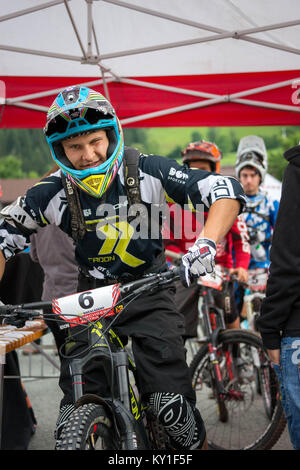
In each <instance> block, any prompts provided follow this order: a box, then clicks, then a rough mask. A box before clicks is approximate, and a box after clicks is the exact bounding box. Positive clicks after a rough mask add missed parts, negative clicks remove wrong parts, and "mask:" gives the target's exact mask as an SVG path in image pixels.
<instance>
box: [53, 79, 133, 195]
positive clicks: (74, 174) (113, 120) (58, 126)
mask: <svg viewBox="0 0 300 470" xmlns="http://www.w3.org/2000/svg"><path fill="white" fill-rule="evenodd" d="M99 129H103V130H105V131H106V134H107V137H108V140H109V146H108V150H107V160H106V161H105V162H104V163H102V164H101V165H98V166H96V167H92V168H88V169H85V170H76V169H75V168H74V167H73V165H72V164H71V162H70V161H69V160H68V158H67V157H66V154H65V152H64V149H63V146H62V144H61V142H62V141H63V140H65V139H68V138H71V137H75V136H78V135H81V134H87V133H90V132H94V131H96V130H99ZM44 133H45V135H46V139H47V142H48V144H49V146H50V150H51V154H52V157H53V159H54V161H55V162H56V163H57V165H58V166H59V167H60V168H61V169H62V171H63V173H64V174H65V175H66V176H67V177H68V178H69V179H70V180H71V181H73V182H74V183H75V184H76V185H77V186H78V187H79V188H80V189H82V190H83V191H86V192H87V193H88V194H90V195H91V196H94V197H96V198H101V197H102V196H103V194H104V193H105V191H106V190H107V189H108V187H109V186H110V184H111V183H112V181H113V180H114V178H115V176H116V174H117V171H118V169H119V168H120V165H121V163H122V160H123V155H124V138H123V131H122V127H121V124H120V122H119V120H118V118H117V116H116V113H115V110H114V108H113V107H112V106H111V104H110V103H109V101H107V99H106V98H105V97H104V96H103V95H101V94H100V93H98V92H97V91H94V90H91V89H90V88H86V87H83V86H72V87H69V88H66V89H65V90H64V91H62V92H61V93H59V95H58V96H57V98H56V99H55V101H54V102H53V104H52V105H51V106H50V108H49V110H48V113H47V122H46V126H45V128H44Z"/></svg>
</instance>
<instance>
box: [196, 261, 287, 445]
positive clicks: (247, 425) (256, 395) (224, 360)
mask: <svg viewBox="0 0 300 470" xmlns="http://www.w3.org/2000/svg"><path fill="white" fill-rule="evenodd" d="M218 277H219V279H218ZM205 278H207V276H205ZM232 280H234V278H233V277H231V275H230V274H229V272H228V270H225V269H223V270H222V274H219V275H218V274H216V273H215V274H214V276H211V277H210V278H209V279H206V280H204V278H203V279H201V278H200V279H199V280H198V283H197V287H198V293H199V298H201V301H202V302H201V307H200V308H201V318H202V331H203V332H204V337H202V342H204V344H203V345H202V347H201V348H200V349H199V351H198V352H197V353H196V355H195V356H194V358H193V360H192V362H191V364H190V370H191V374H192V381H193V387H194V389H195V392H196V396H197V408H198V409H199V411H200V413H201V415H202V417H203V420H204V422H205V425H206V431H207V435H208V444H209V446H210V448H211V449H251V450H255V449H270V448H272V446H273V445H274V444H275V443H276V442H277V440H278V439H279V437H280V436H281V434H282V432H283V430H284V428H285V425H286V420H285V417H284V413H283V409H282V406H281V402H280V394H279V385H278V382H277V379H276V375H275V371H274V370H273V367H272V363H271V361H270V359H269V358H268V356H267V353H266V352H265V350H264V348H263V344H262V340H261V338H260V336H259V335H258V333H257V332H254V331H249V330H242V329H232V330H226V328H225V321H224V310H226V308H227V309H228V308H230V302H229V303H228V304H227V303H226V296H225V300H224V306H223V307H222V308H219V307H217V306H216V302H215V299H214V295H213V291H214V290H219V289H221V288H222V289H223V290H224V291H225V292H226V290H227V289H226V285H227V284H228V283H229V282H231V281H232ZM228 300H229V299H228Z"/></svg>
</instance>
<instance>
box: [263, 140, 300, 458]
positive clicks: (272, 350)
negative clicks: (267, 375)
mask: <svg viewBox="0 0 300 470" xmlns="http://www.w3.org/2000/svg"><path fill="white" fill-rule="evenodd" d="M284 157H285V158H286V160H287V161H288V162H289V163H288V166H287V168H286V169H285V173H284V177H283V182H282V193H281V199H280V205H279V210H278V216H277V220H276V225H275V229H274V233H273V240H272V247H271V253H270V259H271V264H270V270H269V279H268V282H267V290H266V297H265V299H264V300H263V302H262V307H261V312H260V317H259V318H258V321H257V326H258V329H259V331H260V333H261V336H262V340H263V344H264V346H265V348H266V349H267V351H268V354H269V357H270V359H271V361H272V362H273V367H274V370H275V372H276V374H277V377H278V380H279V383H280V391H281V393H280V396H281V401H282V406H283V409H284V412H285V416H286V418H287V423H288V430H289V435H290V439H291V442H292V445H293V447H294V449H295V450H300V380H299V379H300V375H299V371H300V244H299V237H300V192H299V185H300V145H298V146H296V147H293V148H291V149H289V150H288V151H287V152H285V154H284Z"/></svg>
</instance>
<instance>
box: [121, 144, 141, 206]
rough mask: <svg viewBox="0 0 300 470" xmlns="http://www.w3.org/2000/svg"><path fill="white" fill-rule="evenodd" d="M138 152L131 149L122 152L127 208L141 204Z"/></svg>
mask: <svg viewBox="0 0 300 470" xmlns="http://www.w3.org/2000/svg"><path fill="white" fill-rule="evenodd" d="M139 157H140V152H139V151H138V150H137V149H134V148H131V147H125V150H124V163H125V164H124V183H125V188H126V193H127V198H128V203H129V204H128V205H129V207H130V206H132V205H133V204H140V203H141V202H142V199H141V193H140V180H139Z"/></svg>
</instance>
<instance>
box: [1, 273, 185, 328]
mask: <svg viewBox="0 0 300 470" xmlns="http://www.w3.org/2000/svg"><path fill="white" fill-rule="evenodd" d="M179 277H180V268H179V267H177V268H174V269H172V270H170V271H165V272H161V273H156V274H150V275H149V276H145V277H143V278H141V279H137V280H135V281H131V282H129V283H126V284H123V285H120V293H121V294H122V295H126V296H130V297H133V296H135V295H139V294H140V293H142V292H146V291H150V290H153V289H155V288H159V287H160V286H163V285H168V284H169V283H171V282H173V281H174V280H175V279H178V278H179ZM94 290H95V289H94ZM46 309H52V301H48V302H45V301H41V302H31V303H23V304H18V305H10V304H8V305H0V319H1V318H2V322H3V321H6V324H11V325H15V326H17V327H22V326H24V324H25V321H26V320H33V319H34V318H38V317H40V316H41V312H40V311H36V310H42V311H45V310H46ZM0 323H1V322H0Z"/></svg>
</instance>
